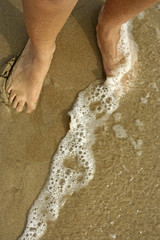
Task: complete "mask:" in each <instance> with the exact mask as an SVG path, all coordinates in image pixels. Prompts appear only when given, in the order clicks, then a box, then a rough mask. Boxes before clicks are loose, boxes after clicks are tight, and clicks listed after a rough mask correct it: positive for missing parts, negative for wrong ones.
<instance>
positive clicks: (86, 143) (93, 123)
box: [19, 23, 136, 240]
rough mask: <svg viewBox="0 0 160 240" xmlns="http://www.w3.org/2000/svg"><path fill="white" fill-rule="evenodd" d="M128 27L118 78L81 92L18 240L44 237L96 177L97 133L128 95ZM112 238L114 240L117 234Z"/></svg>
mask: <svg viewBox="0 0 160 240" xmlns="http://www.w3.org/2000/svg"><path fill="white" fill-rule="evenodd" d="M128 26H129V23H126V24H124V25H123V26H122V29H121V34H120V41H119V43H118V50H119V51H121V52H122V53H123V55H124V57H125V60H124V62H123V63H122V64H121V65H119V66H118V67H117V69H116V70H115V76H114V77H112V78H111V77H110V78H107V80H106V82H105V83H102V82H101V81H97V82H94V83H92V84H91V85H90V86H89V87H88V88H86V89H85V90H84V91H81V92H80V93H79V95H78V98H77V101H76V102H75V104H74V107H73V109H72V110H71V111H70V112H69V115H70V117H71V122H70V130H69V131H68V132H67V134H66V136H65V137H64V138H63V139H62V140H61V142H60V144H59V146H58V149H57V152H56V153H55V155H54V156H53V159H52V164H51V167H50V174H49V176H48V179H47V181H46V183H45V186H44V187H43V189H42V191H41V192H40V194H39V196H38V198H37V199H36V200H35V202H34V204H33V206H32V207H31V209H30V211H29V214H28V221H27V225H26V228H25V230H24V233H23V234H22V236H21V237H20V238H19V240H38V239H39V238H40V237H42V235H43V234H44V232H45V231H46V228H47V221H54V220H55V219H57V217H58V214H59V210H60V208H62V207H63V205H64V204H65V202H66V199H67V197H68V196H69V195H72V194H73V192H74V191H77V190H79V189H80V188H82V187H84V186H86V185H87V184H88V183H89V181H91V179H92V178H93V176H94V172H95V162H94V156H93V152H92V145H93V144H94V141H95V139H94V130H95V128H96V127H97V126H99V125H100V124H102V123H103V124H104V122H105V121H106V119H107V118H108V117H109V116H110V115H111V114H112V113H113V112H114V111H115V110H116V109H117V108H118V106H119V100H120V98H121V96H122V95H123V94H124V93H125V87H124V85H123V84H122V82H121V79H122V77H123V75H124V74H126V73H127V72H129V71H130V70H132V66H133V63H134V62H135V59H136V54H135V52H136V50H135V51H133V41H131V40H130V39H131V33H130V32H129V33H128ZM132 54H133V58H132V57H131V55H132ZM133 60H134V61H133ZM112 237H113V238H115V235H113V236H112Z"/></svg>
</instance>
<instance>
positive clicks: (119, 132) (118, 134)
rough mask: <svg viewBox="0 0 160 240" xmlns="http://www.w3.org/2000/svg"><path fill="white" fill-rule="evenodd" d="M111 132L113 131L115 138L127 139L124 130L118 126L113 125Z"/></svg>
mask: <svg viewBox="0 0 160 240" xmlns="http://www.w3.org/2000/svg"><path fill="white" fill-rule="evenodd" d="M113 130H114V132H115V134H116V137H117V138H127V137H128V134H127V132H126V130H125V129H124V128H123V127H122V126H121V125H119V124H116V125H114V126H113Z"/></svg>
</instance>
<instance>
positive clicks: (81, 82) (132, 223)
mask: <svg viewBox="0 0 160 240" xmlns="http://www.w3.org/2000/svg"><path fill="white" fill-rule="evenodd" d="M11 3H12V4H11ZM1 5H2V7H1V9H0V19H1V21H0V68H2V66H3V65H4V64H5V62H6V61H7V60H9V59H10V58H11V57H12V56H15V55H16V54H17V53H18V52H20V51H21V50H22V48H23V47H24V44H25V42H26V41H27V34H26V30H25V28H24V21H23V18H22V17H23V16H22V7H21V5H20V3H17V1H15V0H12V1H7V0H5V1H4V0H1ZM101 5H102V2H100V1H98V0H90V1H86V0H81V1H79V3H78V5H77V6H76V7H75V9H74V11H73V13H72V15H71V16H70V18H69V19H68V21H67V23H66V25H65V26H64V28H63V30H62V31H61V33H60V34H59V36H58V39H57V50H56V52H55V56H54V59H53V61H52V64H51V68H50V71H49V73H48V75H47V78H46V81H45V84H44V87H43V90H42V93H41V96H40V99H39V103H38V107H37V109H36V111H35V112H34V113H32V114H31V115H26V114H25V113H21V114H17V113H15V112H14V111H13V110H12V109H11V108H10V107H8V106H6V105H5V103H4V101H3V100H2V98H0V99H1V100H0V117H1V125H0V135H1V141H0V166H1V168H0V176H1V177H0V188H1V194H0V212H1V215H0V239H2V240H11V239H13V240H16V239H17V237H18V236H19V235H20V234H21V233H22V231H23V228H24V226H25V222H26V216H27V213H28V210H29V208H30V206H31V205H32V203H33V201H34V199H35V198H36V196H37V195H38V193H39V191H40V189H41V188H42V186H43V184H44V182H45V179H46V177H47V174H48V171H49V165H50V161H51V159H52V155H53V153H54V152H55V151H56V148H57V146H58V143H59V141H60V140H61V138H62V137H63V136H65V134H66V132H67V130H68V128H69V120H70V119H69V117H68V115H67V112H68V111H69V110H70V109H71V108H72V106H73V103H74V101H75V99H76V97H77V94H78V92H79V91H80V90H82V89H84V88H86V87H87V86H88V85H89V84H90V83H91V82H93V81H95V80H97V79H105V78H104V73H103V68H102V63H101V56H100V53H99V50H98V47H97V44H96V36H95V26H96V22H97V15H98V12H99V9H100V6H101ZM158 11H160V10H158V8H156V7H152V8H150V9H149V10H147V11H146V12H145V16H144V18H143V19H138V18H136V19H135V20H134V28H133V35H134V39H135V41H136V43H137V44H138V47H139V55H138V58H139V72H138V77H137V80H136V83H135V85H134V87H133V88H132V90H130V91H129V92H128V93H127V94H126V95H125V96H124V97H123V98H122V99H121V102H120V106H119V108H118V109H117V111H116V112H118V113H120V114H121V115H120V114H119V116H121V119H120V120H118V119H117V118H116V116H118V115H115V114H113V115H112V116H111V117H110V119H109V121H107V122H106V123H105V127H101V128H99V129H97V130H96V133H95V134H96V143H95V144H94V146H93V151H94V156H95V162H96V172H95V176H94V178H93V180H92V181H91V182H90V183H89V185H88V186H87V187H85V188H83V189H81V190H80V191H79V192H76V193H74V194H73V195H72V196H71V197H69V198H68V200H67V202H66V204H65V206H64V207H63V208H62V209H61V211H60V214H59V218H58V219H57V220H56V221H55V222H52V223H49V226H48V230H47V232H46V234H45V236H44V237H43V238H42V239H43V240H44V239H45V240H52V239H56V240H59V239H64V240H72V239H73V240H82V239H87V240H90V239H92V240H108V239H121V240H122V239H125V240H127V239H128V240H131V239H134V240H135V239H137V240H139V239H144V240H148V239H149V240H158V239H159V236H160V210H159V201H160V190H159V189H160V188H159V186H160V179H159V171H160V128H159V118H160V92H159V89H160V70H159V69H158V66H160V58H159V56H160V49H159V44H160V37H158V35H157V28H159V29H160V25H159V24H158V23H159V22H160V14H159V12H158ZM152 24H153V26H152V27H151V25H152ZM0 85H1V90H2V93H1V95H2V94H4V92H3V89H2V85H3V84H2V82H1V83H0ZM148 93H149V95H147V94H148ZM146 96H147V97H146ZM117 124H118V125H120V126H121V127H123V129H124V131H126V134H127V135H126V137H125V138H118V137H117V136H116V134H115V131H114V129H115V128H114V126H115V125H117Z"/></svg>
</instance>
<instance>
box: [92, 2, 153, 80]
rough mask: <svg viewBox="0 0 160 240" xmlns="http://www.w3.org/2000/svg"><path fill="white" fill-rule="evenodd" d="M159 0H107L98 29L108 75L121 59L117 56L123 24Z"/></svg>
mask: <svg viewBox="0 0 160 240" xmlns="http://www.w3.org/2000/svg"><path fill="white" fill-rule="evenodd" d="M157 2H158V1H157V0H106V2H105V4H104V5H103V6H102V8H101V10H100V13H99V17H98V24H97V27H96V30H97V42H98V46H99V48H100V51H101V55H102V60H103V66H104V70H105V73H106V75H107V76H111V75H112V74H113V71H114V69H115V67H116V65H117V64H118V62H119V61H120V57H119V56H117V43H118V40H119V38H120V28H121V25H122V24H123V23H125V22H126V21H128V20H129V19H131V18H132V17H134V16H136V15H137V14H139V13H140V12H142V11H144V10H145V9H147V8H149V7H150V6H152V5H153V4H155V3H157Z"/></svg>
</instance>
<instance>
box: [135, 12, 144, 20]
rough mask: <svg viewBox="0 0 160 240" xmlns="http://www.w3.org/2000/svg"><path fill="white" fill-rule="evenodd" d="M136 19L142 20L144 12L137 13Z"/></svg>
mask: <svg viewBox="0 0 160 240" xmlns="http://www.w3.org/2000/svg"><path fill="white" fill-rule="evenodd" d="M136 17H137V18H138V19H139V20H141V19H143V18H144V12H141V13H139V14H138V15H137V16H136Z"/></svg>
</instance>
